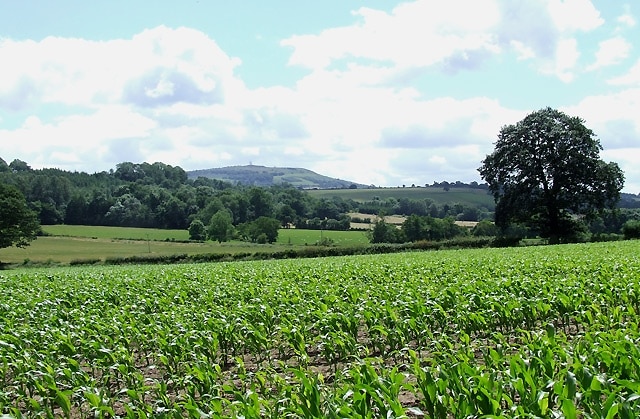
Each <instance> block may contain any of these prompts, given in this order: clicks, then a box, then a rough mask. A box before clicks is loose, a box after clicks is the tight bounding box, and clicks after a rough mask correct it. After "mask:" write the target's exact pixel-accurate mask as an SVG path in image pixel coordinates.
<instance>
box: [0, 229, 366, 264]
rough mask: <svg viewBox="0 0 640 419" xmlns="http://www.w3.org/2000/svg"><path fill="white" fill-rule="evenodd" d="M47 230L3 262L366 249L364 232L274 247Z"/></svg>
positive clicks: (294, 234)
mask: <svg viewBox="0 0 640 419" xmlns="http://www.w3.org/2000/svg"><path fill="white" fill-rule="evenodd" d="M43 230H44V232H45V233H47V234H49V235H48V236H42V237H38V239H36V240H35V241H33V242H32V243H31V245H30V246H28V247H26V248H16V247H9V248H4V249H0V261H1V262H3V263H9V264H28V263H38V264H41V263H47V264H68V263H69V262H71V261H75V260H87V259H95V260H105V259H106V258H115V257H128V256H148V255H149V256H160V255H176V254H188V255H195V254H202V253H232V254H233V253H239V252H249V253H254V252H276V251H280V250H283V249H285V248H287V247H305V246H306V245H314V244H315V243H316V242H318V241H320V239H321V236H322V237H328V238H331V239H332V240H333V244H334V245H335V246H359V245H362V246H364V245H366V244H367V243H368V240H367V237H366V236H365V234H364V233H363V232H361V231H322V232H320V231H319V230H296V229H282V230H280V232H279V234H278V240H277V242H276V243H275V244H264V245H259V244H255V243H247V242H242V241H232V242H228V243H218V242H212V241H207V242H205V243H198V242H187V243H183V242H179V241H177V240H186V239H188V237H189V234H188V232H187V231H186V230H160V229H145V228H127V227H100V226H97V227H96V226H67V225H56V226H43Z"/></svg>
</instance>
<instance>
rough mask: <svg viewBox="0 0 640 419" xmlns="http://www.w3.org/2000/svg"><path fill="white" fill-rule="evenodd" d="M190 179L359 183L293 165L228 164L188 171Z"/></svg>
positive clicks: (327, 185)
mask: <svg viewBox="0 0 640 419" xmlns="http://www.w3.org/2000/svg"><path fill="white" fill-rule="evenodd" d="M187 176H188V177H189V179H196V178H198V177H206V178H210V179H218V180H222V181H225V182H231V183H233V184H236V183H242V184H244V185H254V186H271V185H278V184H282V183H288V184H290V185H292V186H295V187H297V188H304V189H314V188H317V189H336V188H337V189H341V188H349V187H350V186H351V185H356V186H357V187H359V188H361V187H364V186H365V185H359V184H357V183H354V182H350V181H347V180H342V179H335V178H332V177H328V176H323V175H320V174H318V173H316V172H312V171H311V170H308V169H300V168H291V167H266V166H255V165H248V166H228V167H220V168H214V169H203V170H192V171H189V172H187Z"/></svg>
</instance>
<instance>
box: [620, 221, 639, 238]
mask: <svg viewBox="0 0 640 419" xmlns="http://www.w3.org/2000/svg"><path fill="white" fill-rule="evenodd" d="M622 234H624V238H625V239H627V240H628V239H640V220H629V221H627V222H626V223H624V225H623V226H622Z"/></svg>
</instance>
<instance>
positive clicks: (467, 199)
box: [307, 186, 495, 211]
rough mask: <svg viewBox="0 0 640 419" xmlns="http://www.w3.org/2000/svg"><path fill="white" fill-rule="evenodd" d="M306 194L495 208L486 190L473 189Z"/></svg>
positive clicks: (351, 190) (386, 189) (431, 187)
mask: <svg viewBox="0 0 640 419" xmlns="http://www.w3.org/2000/svg"><path fill="white" fill-rule="evenodd" d="M307 192H308V193H309V194H310V195H311V196H314V197H316V198H332V197H339V198H342V199H353V200H354V201H356V202H366V201H372V200H374V199H380V200H382V201H384V200H385V199H387V198H395V199H401V198H407V199H413V200H421V199H430V200H432V201H433V202H434V203H436V204H438V205H443V204H453V203H461V204H466V205H468V206H472V207H485V208H487V209H489V210H491V211H493V209H494V208H495V202H494V200H493V197H492V196H491V195H490V194H489V193H488V192H487V191H486V190H483V189H473V188H450V189H449V190H448V191H445V190H444V189H443V188H441V187H433V186H428V187H419V188H418V187H415V188H408V187H407V188H373V189H311V190H309V191H307Z"/></svg>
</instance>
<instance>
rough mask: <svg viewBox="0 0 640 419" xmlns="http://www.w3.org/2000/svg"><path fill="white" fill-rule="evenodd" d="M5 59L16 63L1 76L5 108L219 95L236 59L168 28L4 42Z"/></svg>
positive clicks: (190, 33)
mask: <svg viewBox="0 0 640 419" xmlns="http://www.w3.org/2000/svg"><path fill="white" fill-rule="evenodd" d="M0 62H5V63H7V62H10V63H12V65H11V66H4V67H3V70H2V76H3V77H0V97H4V98H5V99H3V100H1V101H0V107H5V108H8V109H22V108H24V107H25V106H28V104H29V103H33V102H34V101H35V100H38V101H41V102H43V103H63V104H69V105H86V106H96V105H98V104H106V103H118V102H119V101H120V100H121V99H122V97H123V96H129V99H131V100H132V101H134V102H135V101H136V100H140V101H143V100H144V99H145V98H146V100H148V101H151V102H153V101H154V100H156V101H158V100H162V101H163V103H169V102H190V101H194V100H195V101H201V100H202V99H203V97H206V96H212V97H213V98H217V99H218V100H220V98H222V97H223V95H224V89H225V83H227V82H229V83H230V84H231V83H232V82H233V69H234V67H235V66H236V65H237V64H238V63H239V61H238V60H237V59H233V58H230V57H229V56H227V55H226V54H225V53H224V52H223V51H222V50H221V49H220V48H219V47H218V45H217V44H216V43H215V42H214V41H213V40H211V39H210V38H208V37H207V36H206V35H204V34H203V33H202V32H199V31H196V30H193V29H187V28H178V29H169V28H167V27H164V26H160V27H157V28H155V29H150V30H145V31H143V32H142V33H140V34H139V35H136V36H134V37H133V38H132V39H129V40H124V39H117V40H110V41H104V42H96V41H88V40H84V39H77V38H58V37H47V38H45V39H43V40H42V41H40V42H35V41H12V40H2V41H0ZM7 67H8V68H7ZM136 88H137V90H136Z"/></svg>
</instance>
